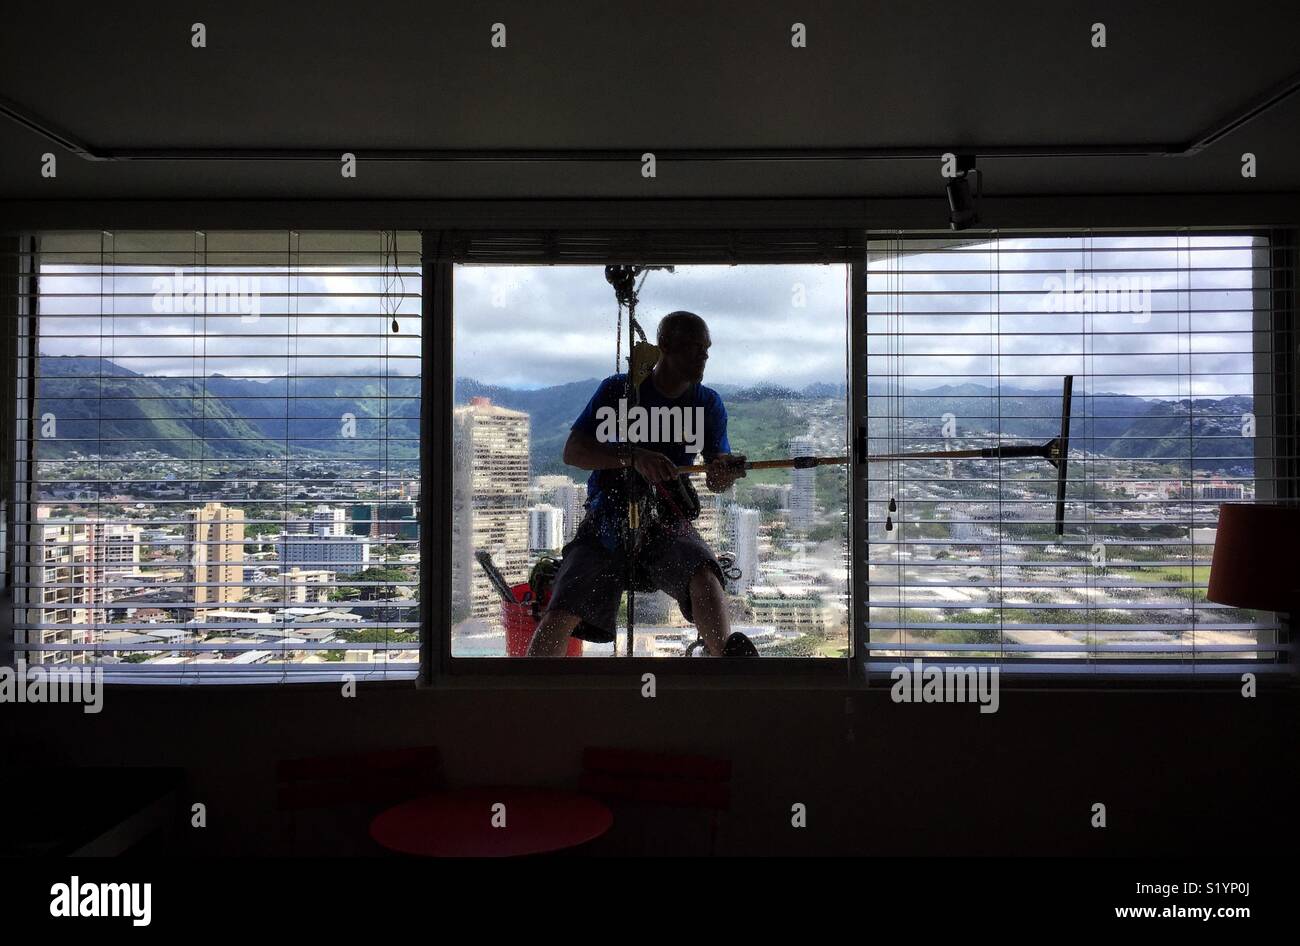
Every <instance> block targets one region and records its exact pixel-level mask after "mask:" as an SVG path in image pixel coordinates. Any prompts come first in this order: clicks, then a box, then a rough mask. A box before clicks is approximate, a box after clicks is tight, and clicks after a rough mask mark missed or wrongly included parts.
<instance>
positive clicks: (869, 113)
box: [0, 0, 1300, 199]
mask: <svg viewBox="0 0 1300 946" xmlns="http://www.w3.org/2000/svg"><path fill="white" fill-rule="evenodd" d="M20 9H21V12H18V11H17V10H14V11H9V19H10V23H11V24H12V23H13V22H14V20H15V19H17V21H18V23H17V28H11V29H7V30H5V31H4V33H3V34H2V35H0V97H3V98H4V99H6V100H8V101H9V102H11V103H13V104H15V105H16V106H18V107H20V108H21V109H22V110H24V111H26V112H29V113H32V114H34V115H36V116H39V117H40V119H42V120H43V121H44V122H46V123H48V124H49V125H52V126H56V127H58V128H60V129H62V130H64V131H65V132H66V133H68V134H69V135H71V136H73V137H75V138H78V139H81V140H83V141H85V142H87V143H89V144H90V145H91V146H92V147H94V148H97V149H110V150H130V149H145V148H169V149H173V148H182V149H183V148H238V149H245V148H247V149H295V148H296V149H322V150H324V151H326V152H328V153H331V154H332V153H335V152H339V153H341V152H343V151H353V152H356V153H359V154H361V155H362V156H363V160H362V161H361V163H360V166H359V168H358V173H357V177H356V178H355V179H344V178H343V177H342V176H341V174H340V173H339V166H338V164H337V162H335V161H270V160H238V161H211V160H189V161H179V160H170V161H152V160H150V161H111V162H91V161H86V160H84V159H82V158H80V157H77V156H75V155H74V154H72V153H69V152H67V151H64V150H63V149H61V148H59V147H58V146H55V145H52V144H51V143H50V142H49V141H48V140H46V139H45V138H43V137H41V136H40V135H39V134H37V133H35V132H33V131H31V130H29V129H27V128H24V127H22V126H20V125H19V124H17V123H14V122H12V121H9V120H8V119H5V118H0V198H12V199H33V198H38V199H43V198H51V199H68V198H78V199H80V198H168V199H171V198H195V199H200V198H343V197H350V198H426V199H435V198H486V197H510V198H530V197H794V196H809V197H811V196H817V197H836V196H853V197H862V196H879V197H890V196H929V195H935V194H936V193H937V192H938V191H939V187H940V183H941V181H940V178H939V167H938V158H937V155H938V154H939V153H941V152H943V151H947V150H953V151H958V150H962V149H974V150H976V151H978V150H979V149H980V148H988V147H1007V146H1048V147H1051V146H1078V147H1084V148H1086V147H1095V146H1116V145H1126V146H1135V145H1154V146H1163V145H1174V146H1178V145H1181V144H1184V143H1186V142H1189V141H1192V140H1195V139H1196V138H1197V137H1198V136H1200V135H1201V134H1202V133H1203V132H1205V131H1206V130H1208V129H1210V128H1212V127H1214V126H1215V125H1216V124H1217V123H1219V122H1220V121H1221V120H1223V119H1225V118H1227V117H1229V116H1231V115H1232V114H1234V113H1236V112H1238V111H1240V110H1241V109H1242V108H1243V107H1245V106H1247V105H1248V104H1250V103H1251V102H1252V101H1253V100H1256V99H1258V98H1259V96H1261V95H1262V94H1264V93H1266V92H1267V91H1268V90H1270V89H1273V88H1275V87H1276V86H1277V85H1278V84H1279V83H1282V82H1284V81H1285V80H1287V79H1288V78H1289V77H1292V76H1294V75H1295V74H1296V73H1297V72H1300V53H1298V52H1297V47H1296V36H1297V34H1298V33H1300V4H1297V3H1295V2H1294V0H1290V2H1277V3H1262V2H1238V3H1234V4H1231V5H1225V4H1222V3H1211V2H1208V0H1183V2H1178V3H1173V2H1169V3H1143V4H1135V3H1132V2H1131V0H1128V2H1106V0H1090V2H1086V3H1078V2H1060V0H1057V2H1051V3H1045V2H1042V0H1023V2H1022V0H1008V2H994V3H985V4H959V3H953V2H949V3H941V2H934V0H929V2H926V0H907V2H864V0H857V2H841V0H798V2H793V0H792V2H765V3H762V4H740V3H702V2H699V0H694V2H674V0H656V2H654V3H632V2H620V3H610V2H608V0H606V2H593V0H569V2H565V3H563V4H556V3H546V4H540V3H535V2H519V0H494V3H493V4H491V5H490V7H484V6H483V5H482V4H476V3H464V2H462V3H443V2H430V0H425V2H419V3H417V2H388V0H369V2H367V3H364V4H355V3H346V4H343V3H340V4H337V5H326V4H318V3H311V4H308V3H292V4H291V3H276V4H270V3H265V2H257V3H248V2H229V0H225V2H222V3H220V4H212V5H210V6H208V5H198V6H195V5H192V4H186V5H183V6H177V5H173V4H158V3H122V2H115V3H104V2H102V0H101V2H99V3H94V4H92V3H81V2H60V3H57V4H54V3H49V4H25V5H23V6H22V7H21V8H20ZM196 10H201V11H202V12H198V13H196V12H194V11H196ZM199 20H201V21H202V22H204V24H205V25H206V28H207V39H208V45H207V48H206V49H194V48H192V47H191V45H190V25H191V23H192V22H194V21H199ZM498 21H499V22H503V23H504V24H505V25H506V30H507V32H506V37H507V46H506V48H504V49H494V48H492V46H491V45H490V42H489V39H490V35H491V34H490V30H491V26H492V23H494V22H498ZM796 21H798V22H803V23H805V24H806V27H807V36H808V46H807V48H806V49H793V48H791V45H790V39H789V37H790V26H791V24H792V23H794V22H796ZM1094 22H1102V23H1104V24H1105V26H1106V30H1107V46H1106V48H1105V49H1095V48H1093V47H1092V44H1091V42H1090V39H1091V30H1090V27H1091V24H1092V23H1094ZM1298 144H1300V92H1297V93H1295V94H1293V95H1291V96H1289V97H1288V98H1287V99H1285V100H1284V101H1283V102H1281V103H1280V104H1278V105H1276V106H1275V107H1273V108H1272V109H1270V110H1269V111H1267V112H1266V113H1265V114H1263V115H1261V116H1260V117H1259V118H1257V119H1255V120H1254V121H1252V122H1250V123H1249V124H1247V125H1246V126H1244V127H1243V128H1241V129H1239V130H1237V131H1235V132H1233V133H1231V134H1230V135H1228V136H1227V137H1226V138H1224V139H1223V140H1221V141H1220V142H1218V143H1216V144H1214V145H1213V146H1211V147H1209V148H1207V149H1205V150H1204V151H1202V152H1201V153H1199V154H1198V155H1196V156H1194V157H1181V158H1180V157H1144V156H1123V157H1068V158H1063V157H1055V158H1010V157H1000V158H995V157H987V158H982V159H981V160H980V167H981V169H982V170H983V171H984V175H985V179H984V185H985V192H986V193H988V194H989V195H991V196H997V195H1002V196H1032V195H1039V194H1104V193H1108V194H1185V193H1206V194H1221V193H1237V192H1241V193H1248V192H1256V193H1258V192H1271V193H1278V192H1296V191H1300V158H1298V157H1297V152H1296V146H1297V145H1298ZM836 147H856V148H894V147H898V148H902V147H914V148H924V149H927V150H932V151H933V152H934V154H935V157H934V158H933V159H930V158H926V159H924V160H898V159H894V160H854V161H843V160H837V161H743V162H736V163H732V162H717V161H672V160H661V161H660V163H659V165H658V168H657V176H656V178H655V179H653V180H647V179H645V178H643V177H642V175H641V173H640V165H639V162H637V161H636V160H635V158H631V157H630V158H629V159H627V160H617V161H601V162H596V161H564V162H531V163H518V162H463V161H457V162H415V161H401V162H396V161H395V162H383V161H372V160H365V159H364V155H365V152H366V150H367V149H486V150H497V149H600V148H604V149H629V152H630V153H631V154H639V153H640V152H642V151H656V150H660V151H664V150H667V149H685V148H706V149H711V148H806V149H817V148H836ZM47 151H48V152H52V153H54V154H56V156H57V159H58V165H57V167H58V174H57V177H56V178H54V179H46V178H43V177H42V176H41V174H40V167H41V155H42V154H43V153H45V152H47ZM1245 151H1250V152H1252V153H1254V154H1255V155H1256V159H1257V165H1258V176H1257V178H1255V179H1253V180H1250V179H1246V178H1243V177H1242V176H1241V173H1240V167H1241V155H1242V153H1243V152H1245Z"/></svg>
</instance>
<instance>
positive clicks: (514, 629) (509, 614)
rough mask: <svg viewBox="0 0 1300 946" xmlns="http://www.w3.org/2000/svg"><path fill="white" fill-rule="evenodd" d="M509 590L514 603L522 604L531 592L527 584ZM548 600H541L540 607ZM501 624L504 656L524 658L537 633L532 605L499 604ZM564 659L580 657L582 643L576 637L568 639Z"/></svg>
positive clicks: (547, 597) (503, 602)
mask: <svg viewBox="0 0 1300 946" xmlns="http://www.w3.org/2000/svg"><path fill="white" fill-rule="evenodd" d="M510 590H511V591H512V592H514V595H515V601H518V602H522V601H523V598H524V595H525V594H526V593H527V592H529V591H531V590H532V589H530V588H529V587H528V583H527V582H524V583H523V584H522V585H513V586H511V588H510ZM549 599H550V596H549V595H547V596H546V598H543V599H542V606H543V607H545V606H546V602H547V601H548V600H549ZM501 623H502V624H503V625H504V626H505V629H506V656H507V657H525V656H527V654H528V645H529V643H530V642H531V641H532V639H533V634H534V633H535V632H536V631H537V621H535V620H534V619H533V606H532V604H522V603H521V604H510V603H509V602H506V601H502V602H501ZM565 656H566V657H581V656H582V641H580V640H578V639H577V638H576V637H570V638H569V649H568V651H567V652H566V653H565Z"/></svg>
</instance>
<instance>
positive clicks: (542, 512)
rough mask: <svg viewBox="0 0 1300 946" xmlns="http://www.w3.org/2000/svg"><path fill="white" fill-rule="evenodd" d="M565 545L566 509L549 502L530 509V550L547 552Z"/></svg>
mask: <svg viewBox="0 0 1300 946" xmlns="http://www.w3.org/2000/svg"><path fill="white" fill-rule="evenodd" d="M563 545H564V510H563V509H557V508H555V507H554V506H552V505H550V504H549V503H541V504H539V505H536V506H532V507H530V508H529V510H528V550H529V551H530V552H545V551H548V550H552V549H556V550H558V549H559V548H560V547H561V546H563Z"/></svg>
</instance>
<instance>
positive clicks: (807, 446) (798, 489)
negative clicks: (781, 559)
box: [790, 437, 817, 533]
mask: <svg viewBox="0 0 1300 946" xmlns="http://www.w3.org/2000/svg"><path fill="white" fill-rule="evenodd" d="M816 455H817V451H816V447H815V446H814V445H813V440H812V438H811V437H794V438H792V439H791V440H790V457H791V458H792V459H793V458H795V457H812V456H816ZM790 479H791V483H792V486H793V488H792V489H791V490H790V528H791V529H792V530H794V531H795V532H797V533H806V532H807V531H808V530H809V529H811V528H812V526H813V516H814V513H815V510H816V501H817V469H816V468H815V467H814V468H812V469H808V470H791V471H790Z"/></svg>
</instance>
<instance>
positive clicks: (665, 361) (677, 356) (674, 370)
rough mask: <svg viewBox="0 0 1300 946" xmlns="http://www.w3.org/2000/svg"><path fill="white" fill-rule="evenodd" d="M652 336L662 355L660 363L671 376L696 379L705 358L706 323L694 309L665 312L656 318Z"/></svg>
mask: <svg viewBox="0 0 1300 946" xmlns="http://www.w3.org/2000/svg"><path fill="white" fill-rule="evenodd" d="M655 340H656V341H657V342H658V344H659V348H660V349H661V350H662V352H663V355H662V356H661V357H660V359H659V361H660V365H661V367H662V368H663V369H665V370H667V371H668V372H669V373H670V374H671V375H673V376H674V377H680V378H682V379H683V380H685V381H689V382H694V383H699V382H700V380H702V379H703V377H704V366H705V364H706V363H707V362H708V360H709V345H710V344H711V341H710V339H709V326H708V325H707V324H705V321H704V320H703V319H702V318H700V317H699V316H698V315H696V314H695V313H694V312H684V311H680V310H679V311H677V312H669V313H668V314H667V315H665V316H664V317H663V318H662V319H660V320H659V331H658V333H657V335H656V338H655Z"/></svg>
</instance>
